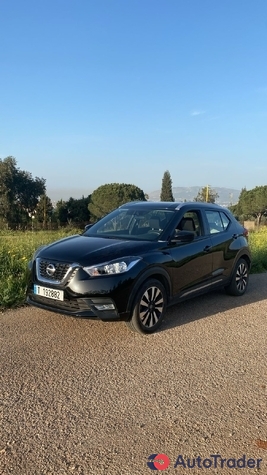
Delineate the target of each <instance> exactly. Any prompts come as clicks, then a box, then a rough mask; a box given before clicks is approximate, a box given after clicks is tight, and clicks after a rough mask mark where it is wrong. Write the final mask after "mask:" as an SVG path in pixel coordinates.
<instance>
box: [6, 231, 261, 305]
mask: <svg viewBox="0 0 267 475" xmlns="http://www.w3.org/2000/svg"><path fill="white" fill-rule="evenodd" d="M79 232H80V231H79V230H73V229H72V230H69V229H68V230H66V229H63V230H60V231H39V232H31V231H29V232H18V231H16V232H15V231H10V232H7V231H5V232H0V309H1V310H2V309H4V308H10V307H16V306H19V305H22V304H23V303H24V301H25V289H26V284H27V282H26V269H27V263H28V261H29V260H30V259H31V257H32V255H33V252H34V251H35V250H36V249H37V248H38V247H39V246H41V245H42V244H48V243H49V242H52V241H55V240H57V239H61V238H63V237H66V236H68V235H71V234H75V233H79ZM249 243H250V247H251V252H252V269H251V272H252V273H259V272H266V271H267V228H266V227H264V228H262V229H260V230H259V231H253V232H251V233H250V235H249Z"/></svg>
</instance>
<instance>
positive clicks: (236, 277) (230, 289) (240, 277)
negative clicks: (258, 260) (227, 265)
mask: <svg viewBox="0 0 267 475" xmlns="http://www.w3.org/2000/svg"><path fill="white" fill-rule="evenodd" d="M248 281H249V265H248V263H247V261H246V260H245V259H239V261H238V262H237V264H236V266H235V270H234V273H233V276H232V279H231V282H230V284H229V285H227V287H225V290H226V292H227V293H228V294H229V295H236V296H240V295H243V294H244V293H245V292H246V290H247V286H248Z"/></svg>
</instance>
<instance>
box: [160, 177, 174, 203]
mask: <svg viewBox="0 0 267 475" xmlns="http://www.w3.org/2000/svg"><path fill="white" fill-rule="evenodd" d="M160 201H175V199H174V197H173V194H172V179H171V175H170V172H169V171H168V170H166V171H165V172H164V175H163V178H162V185H161V192H160Z"/></svg>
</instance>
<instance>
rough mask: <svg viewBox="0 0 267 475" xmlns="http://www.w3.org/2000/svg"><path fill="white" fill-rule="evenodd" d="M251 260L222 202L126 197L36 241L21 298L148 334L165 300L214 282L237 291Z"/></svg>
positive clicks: (244, 236) (194, 292)
mask: <svg viewBox="0 0 267 475" xmlns="http://www.w3.org/2000/svg"><path fill="white" fill-rule="evenodd" d="M250 264H251V256H250V251H249V248H248V242H247V231H246V229H245V228H243V227H242V226H241V225H240V224H239V223H238V222H237V221H236V220H235V218H234V217H233V216H232V214H231V213H230V212H229V211H228V210H227V209H225V208H222V207H220V206H217V205H212V204H209V203H197V202H194V203H177V202H175V203H169V202H142V201H138V202H131V203H127V204H124V205H123V206H121V207H119V208H118V209H116V210H115V211H113V212H111V213H110V214H108V215H107V216H105V217H104V218H102V219H101V220H100V221H98V222H97V223H95V224H93V225H89V226H87V229H86V230H85V232H84V233H83V234H81V235H75V236H71V237H68V238H65V239H62V240H60V241H57V242H54V243H52V244H49V245H47V246H43V247H41V248H39V249H38V250H37V251H36V253H35V255H34V256H33V259H32V261H31V262H30V263H29V270H30V273H29V286H28V290H27V302H28V303H29V304H31V305H35V306H37V307H41V308H44V309H47V310H51V311H53V312H57V313H64V314H67V315H72V316H80V317H89V318H98V319H101V320H103V321H114V320H123V321H125V322H126V324H127V326H128V327H129V328H130V329H131V330H135V331H138V332H141V333H152V332H153V331H155V330H156V329H157V328H158V327H159V326H160V324H161V322H162V319H163V316H164V313H165V310H166V307H167V306H168V305H171V304H174V303H177V302H179V301H181V300H184V299H188V298H192V297H195V296H196V295H199V294H201V293H204V292H207V291H209V290H213V289H215V288H217V287H225V289H226V290H227V292H229V293H230V294H232V295H243V294H244V292H245V291H246V289H247V285H248V279H249V270H250Z"/></svg>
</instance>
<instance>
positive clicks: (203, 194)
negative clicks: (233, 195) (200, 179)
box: [194, 185, 219, 203]
mask: <svg viewBox="0 0 267 475" xmlns="http://www.w3.org/2000/svg"><path fill="white" fill-rule="evenodd" d="M218 198H219V195H218V193H217V191H216V190H213V189H212V188H211V187H210V186H209V185H208V186H203V188H201V190H199V192H198V194H197V196H196V197H195V198H194V201H200V202H202V203H204V202H206V203H215V201H216V200H217V199H218Z"/></svg>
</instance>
